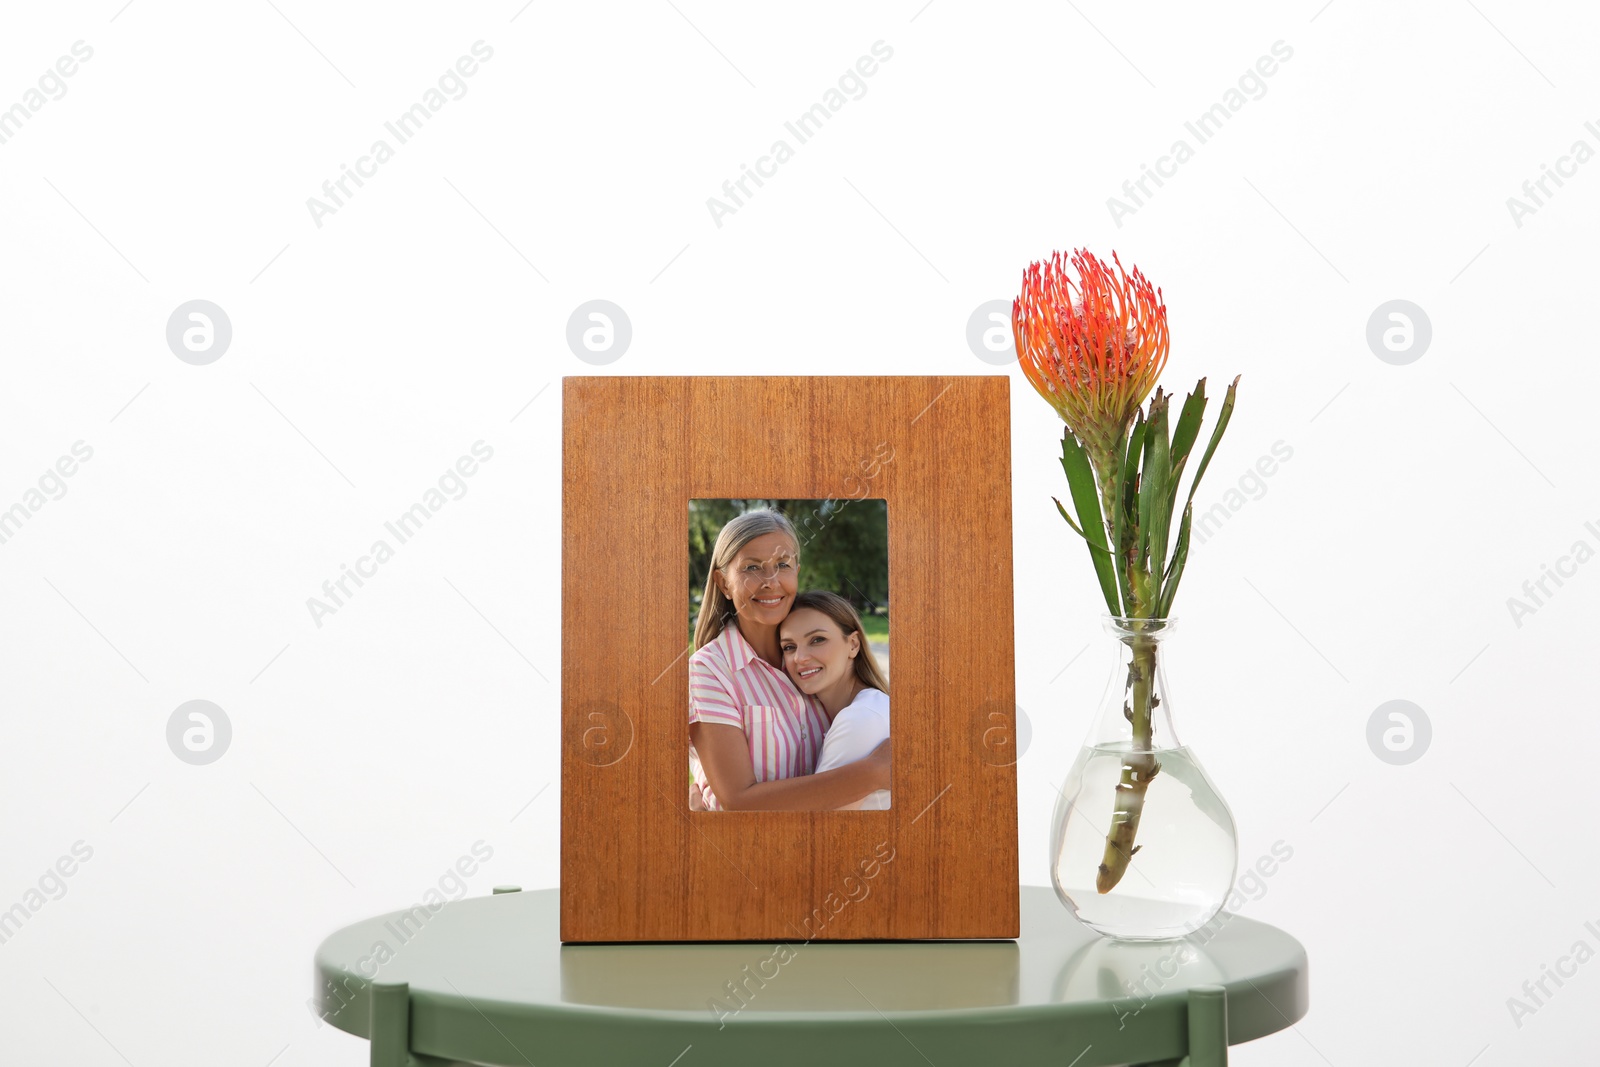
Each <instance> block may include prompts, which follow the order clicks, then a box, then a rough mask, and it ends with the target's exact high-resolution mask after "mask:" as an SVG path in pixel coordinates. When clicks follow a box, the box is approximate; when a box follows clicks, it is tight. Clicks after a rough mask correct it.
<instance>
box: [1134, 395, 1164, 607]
mask: <svg viewBox="0 0 1600 1067" xmlns="http://www.w3.org/2000/svg"><path fill="white" fill-rule="evenodd" d="M1167 403H1168V397H1167V396H1166V394H1164V393H1162V392H1161V390H1160V389H1157V390H1156V395H1155V396H1154V397H1153V398H1152V399H1151V401H1150V421H1149V422H1148V423H1146V430H1145V435H1144V471H1143V472H1142V473H1141V474H1140V476H1139V533H1140V538H1139V541H1140V544H1139V567H1140V569H1141V570H1142V571H1144V572H1145V574H1147V575H1148V576H1149V579H1148V582H1149V584H1148V586H1147V588H1146V593H1147V596H1146V598H1145V601H1146V603H1147V604H1149V603H1150V602H1151V601H1153V600H1155V599H1156V596H1158V595H1159V594H1160V579H1161V566H1162V564H1163V563H1165V562H1166V558H1167V528H1168V526H1170V525H1171V523H1172V505H1171V504H1170V503H1169V501H1168V496H1167V476H1168V475H1169V474H1170V473H1171V459H1172V457H1171V451H1170V449H1171V445H1170V443H1169V441H1168V439H1167ZM1151 606H1152V607H1153V606H1154V605H1153V604H1152V605H1151Z"/></svg>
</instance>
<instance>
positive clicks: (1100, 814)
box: [1050, 740, 1238, 940]
mask: <svg viewBox="0 0 1600 1067" xmlns="http://www.w3.org/2000/svg"><path fill="white" fill-rule="evenodd" d="M1152 758H1153V760H1154V761H1155V764H1156V770H1155V773H1154V775H1153V776H1148V785H1147V786H1146V787H1145V790H1144V792H1143V795H1142V798H1135V797H1134V796H1133V792H1134V791H1130V790H1128V789H1127V788H1126V786H1125V785H1124V786H1123V790H1122V793H1121V794H1120V795H1119V792H1118V787H1119V784H1120V783H1125V782H1126V781H1127V779H1128V777H1129V776H1128V775H1126V774H1125V768H1127V767H1129V766H1133V767H1139V766H1142V765H1147V764H1142V763H1141V760H1150V759H1152ZM1135 810H1136V811H1137V819H1138V822H1137V828H1136V830H1135V833H1134V835H1133V847H1132V849H1131V855H1130V858H1128V859H1127V861H1126V866H1125V868H1124V869H1123V870H1122V871H1121V872H1120V876H1118V877H1117V878H1116V880H1115V883H1116V884H1115V885H1112V886H1110V887H1109V888H1108V889H1107V891H1105V892H1101V891H1100V890H1101V888H1102V887H1101V886H1099V885H1097V882H1100V881H1104V880H1106V876H1105V875H1103V874H1102V872H1101V870H1100V868H1101V864H1102V863H1103V862H1104V861H1105V860H1106V859H1107V858H1108V857H1107V835H1108V833H1109V832H1110V831H1111V828H1112V826H1113V825H1114V823H1115V822H1116V821H1119V820H1120V821H1126V820H1127V819H1128V817H1129V815H1130V814H1131V813H1132V812H1133V811H1135ZM1051 833H1052V841H1051V846H1052V847H1051V850H1050V851H1051V857H1052V860H1053V867H1052V871H1051V876H1052V880H1053V881H1054V883H1055V890H1056V893H1057V895H1059V896H1060V897H1061V900H1062V902H1063V903H1065V904H1066V905H1067V906H1068V907H1069V908H1070V909H1071V910H1072V912H1073V913H1074V914H1075V915H1076V916H1077V917H1078V919H1079V920H1080V921H1081V922H1083V923H1085V924H1086V925H1088V926H1089V927H1091V928H1093V929H1094V930H1096V931H1098V932H1100V933H1102V934H1104V935H1106V936H1108V937H1116V938H1126V939H1129V940H1157V939H1163V938H1172V937H1182V936H1184V935H1185V934H1188V933H1191V932H1193V931H1194V930H1197V929H1199V928H1200V927H1201V926H1204V925H1205V924H1206V923H1207V922H1209V921H1210V920H1211V919H1212V918H1213V917H1214V916H1215V915H1216V914H1217V912H1218V910H1219V909H1220V908H1221V907H1222V903H1223V901H1225V900H1226V899H1227V897H1228V893H1229V892H1230V890H1231V888H1232V884H1233V876H1234V872H1235V869H1236V867H1237V865H1238V848H1237V844H1236V833H1235V827H1234V822H1233V816H1232V814H1231V813H1230V812H1229V810H1228V806H1227V804H1226V803H1225V802H1224V801H1223V800H1222V797H1221V796H1220V794H1218V792H1217V790H1216V788H1215V787H1214V786H1213V785H1212V783H1211V779H1210V778H1208V777H1207V776H1206V773H1205V771H1204V770H1203V769H1202V768H1201V766H1200V763H1199V761H1198V760H1197V759H1196V758H1195V757H1194V754H1193V753H1192V752H1191V751H1190V750H1189V748H1188V746H1186V745H1179V746H1177V747H1173V748H1158V749H1155V750H1154V751H1151V752H1139V751H1137V750H1136V749H1135V747H1134V745H1133V743H1132V742H1131V741H1128V740H1122V741H1113V742H1108V743H1104V744H1098V745H1091V746H1086V747H1084V748H1083V749H1082V750H1081V751H1080V753H1079V755H1078V758H1077V761H1076V762H1075V763H1074V764H1073V766H1072V770H1071V771H1070V772H1069V773H1068V775H1067V780H1066V782H1065V784H1063V786H1062V788H1061V796H1060V798H1059V799H1058V800H1057V802H1056V812H1055V818H1054V820H1053V822H1052V828H1051ZM1112 858H1115V857H1114V856H1113V857H1112Z"/></svg>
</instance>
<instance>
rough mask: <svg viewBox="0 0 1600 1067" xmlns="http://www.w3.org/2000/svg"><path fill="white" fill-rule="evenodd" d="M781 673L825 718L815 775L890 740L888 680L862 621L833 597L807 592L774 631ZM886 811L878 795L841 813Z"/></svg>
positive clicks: (884, 796)
mask: <svg viewBox="0 0 1600 1067" xmlns="http://www.w3.org/2000/svg"><path fill="white" fill-rule="evenodd" d="M778 641H779V646H778V647H779V649H780V650H781V651H782V652H783V668H784V670H786V671H787V672H788V673H789V677H790V678H791V679H793V680H794V684H795V686H796V687H798V688H799V690H800V691H801V692H802V693H805V694H807V695H809V696H813V697H815V698H816V699H817V700H819V701H820V702H821V703H822V707H823V710H824V711H825V712H826V713H827V716H828V732H827V733H826V734H825V735H823V739H822V754H821V755H820V756H819V757H818V758H817V772H818V773H819V774H820V773H823V772H825V771H830V770H832V769H834V768H835V767H845V766H848V765H850V764H853V763H855V762H856V761H857V760H860V759H863V758H865V757H866V756H868V755H870V754H871V753H872V752H873V751H874V750H876V749H877V748H878V747H879V746H880V745H883V744H884V743H885V742H887V741H888V739H889V680H888V679H887V678H885V677H884V675H883V671H882V669H881V668H880V667H879V666H878V660H877V657H875V656H874V655H873V654H872V645H871V644H870V643H869V642H868V641H867V635H866V633H865V631H864V630H863V629H862V627H861V616H860V615H859V614H857V613H856V609H855V607H854V606H852V605H851V603H850V601H848V600H846V599H845V598H844V597H842V596H839V595H838V594H836V593H826V592H823V591H821V590H810V591H808V592H804V593H800V594H799V595H797V596H796V597H795V598H794V606H793V607H792V608H790V609H789V614H788V616H787V617H786V618H785V619H784V620H783V622H782V623H781V624H780V625H779V626H778ZM888 806H889V790H887V789H878V790H874V791H873V792H872V793H870V794H868V795H867V796H865V797H863V798H862V799H860V800H857V801H852V802H851V803H849V804H841V805H840V807H841V808H853V809H879V808H887V807H888Z"/></svg>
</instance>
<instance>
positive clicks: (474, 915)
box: [313, 886, 1308, 1067]
mask: <svg viewBox="0 0 1600 1067" xmlns="http://www.w3.org/2000/svg"><path fill="white" fill-rule="evenodd" d="M845 906H847V907H870V906H873V902H872V900H871V898H867V900H864V901H862V902H859V903H850V904H846V905H845ZM558 908H559V903H558V891H557V890H554V889H544V890H539V891H537V892H529V893H522V892H518V891H517V890H516V889H515V888H514V887H510V886H505V887H500V888H497V889H496V890H495V892H494V895H492V896H488V897H476V898H470V899H465V900H459V901H455V902H453V903H448V904H445V905H443V906H442V907H439V908H437V909H436V910H435V911H433V912H431V913H430V912H429V911H428V910H427V909H426V908H425V907H423V906H421V905H418V906H417V907H415V908H414V909H412V910H411V911H410V912H395V913H393V914H390V915H380V916H378V917H376V918H372V919H368V920H366V921H364V922H359V923H356V924H355V925H353V926H348V927H345V928H344V929H343V930H340V931H338V932H337V933H335V934H333V935H332V936H330V937H328V938H327V940H325V941H323V943H322V944H321V946H319V947H318V949H317V956H316V976H315V979H316V983H317V994H316V996H315V997H314V998H313V1000H314V1003H315V1004H316V1006H317V1008H318V1010H319V1011H320V1012H321V1015H322V1018H323V1019H324V1020H326V1021H327V1022H330V1023H332V1024H333V1025H334V1026H336V1027H338V1028H339V1029H341V1030H344V1031H346V1032H347V1033H351V1034H355V1035H356V1036H358V1037H364V1038H367V1039H368V1040H370V1041H371V1042H372V1049H371V1052H372V1056H371V1064H372V1067H447V1065H455V1064H475V1065H483V1064H488V1065H493V1067H590V1065H592V1067H602V1065H603V1067H616V1065H619V1064H639V1065H643V1067H711V1065H729V1067H791V1065H792V1067H818V1065H819V1064H820V1065H824V1067H827V1065H831V1064H840V1065H843V1064H870V1065H872V1067H964V1065H975V1067H976V1065H983V1067H987V1065H989V1064H994V1063H1004V1064H1006V1065H1007V1067H1023V1065H1028V1064H1039V1065H1041V1067H1042V1065H1048V1067H1106V1065H1125V1064H1143V1065H1152V1067H1154V1065H1160V1067H1222V1065H1224V1064H1226V1063H1227V1061H1228V1045H1229V1044H1230V1043H1231V1044H1239V1043H1241V1042H1244V1041H1252V1040H1254V1039H1256V1038H1258V1037H1261V1036H1263V1035H1266V1034H1270V1033H1274V1032H1276V1031H1278V1030H1282V1029H1284V1028H1286V1027H1288V1026H1289V1025H1290V1024H1291V1023H1294V1022H1295V1021H1296V1020H1298V1019H1300V1018H1301V1017H1303V1016H1304V1015H1305V1013H1306V1009H1307V1001H1308V991H1307V975H1306V954H1305V949H1303V948H1302V947H1301V946H1300V943H1299V942H1298V941H1296V940H1295V939H1294V938H1292V937H1290V936H1289V935H1288V934H1286V933H1284V932H1283V931H1281V930H1279V929H1277V928H1276V927H1273V926H1268V925H1267V924H1266V923H1261V922H1256V921H1254V920H1251V919H1246V918H1243V917H1239V916H1233V915H1230V914H1228V913H1226V912H1224V913H1223V914H1222V915H1220V916H1218V921H1216V922H1214V923H1213V924H1212V925H1211V926H1210V927H1208V928H1207V929H1206V930H1204V931H1200V932H1197V933H1196V934H1192V935H1190V936H1189V937H1188V938H1185V939H1183V940H1181V941H1166V942H1116V941H1107V940H1105V939H1103V938H1101V937H1099V936H1098V935H1096V934H1094V933H1093V932H1091V931H1090V930H1088V929H1087V928H1085V927H1083V926H1082V925H1080V924H1079V923H1078V922H1077V920H1075V919H1073V918H1072V916H1071V915H1070V914H1069V913H1068V911H1067V910H1066V908H1064V907H1063V906H1062V905H1061V903H1060V902H1059V901H1057V899H1056V896H1055V893H1054V892H1053V891H1052V890H1050V889H1048V888H1041V887H1035V886H1024V887H1023V889H1022V936H1021V937H1020V938H1018V939H1017V940H1016V941H933V942H870V943H862V942H844V943H839V942H820V941H819V942H811V943H806V942H803V941H791V942H787V943H785V942H776V943H770V944H769V943H765V942H757V943H749V942H746V943H739V944H688V945H685V944H672V945H663V944H648V945H562V944H561V943H560V939H559V935H558V924H557V911H558Z"/></svg>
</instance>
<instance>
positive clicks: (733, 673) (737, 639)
mask: <svg viewBox="0 0 1600 1067" xmlns="http://www.w3.org/2000/svg"><path fill="white" fill-rule="evenodd" d="M689 721H690V722H714V723H721V724H724V725H727V726H737V727H739V729H741V730H743V731H744V736H745V739H746V740H747V741H749V743H750V765H751V767H753V768H754V769H755V775H756V781H758V782H770V781H774V780H776V779H779V778H796V777H799V776H800V775H802V774H811V773H812V772H813V771H815V770H816V768H817V756H818V755H819V754H820V753H821V752H822V736H823V734H825V733H827V731H828V713H827V711H826V710H824V709H823V707H822V702H821V701H819V700H818V699H817V698H816V697H814V696H806V695H805V694H804V693H802V692H800V690H798V689H796V688H795V685H794V683H793V682H792V681H790V680H789V676H788V675H787V674H785V673H784V671H783V670H782V669H781V668H779V667H774V666H773V665H772V664H770V663H768V662H767V661H766V660H764V659H762V658H761V657H760V656H759V655H757V654H756V650H755V649H754V648H753V647H751V644H750V642H749V641H746V640H745V637H744V635H743V634H741V633H740V632H739V627H738V626H737V625H733V626H729V627H728V628H726V629H725V630H723V631H722V633H721V634H719V635H718V636H717V637H716V638H715V639H714V640H712V641H711V642H709V643H708V644H707V645H706V646H705V647H704V648H702V649H700V650H699V651H697V652H695V654H694V655H692V656H690V657H689ZM689 771H690V774H691V775H692V776H693V779H694V781H695V783H696V784H698V785H699V786H700V787H701V790H702V792H703V794H704V796H705V799H706V810H707V811H721V810H722V805H721V804H719V803H718V802H717V798H716V796H715V795H714V794H713V793H712V792H711V783H710V782H709V781H708V780H707V779H706V776H705V772H704V770H702V769H701V767H700V757H699V754H698V753H696V752H695V750H694V745H693V744H690V746H689Z"/></svg>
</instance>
